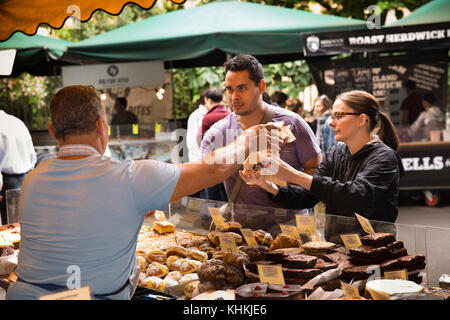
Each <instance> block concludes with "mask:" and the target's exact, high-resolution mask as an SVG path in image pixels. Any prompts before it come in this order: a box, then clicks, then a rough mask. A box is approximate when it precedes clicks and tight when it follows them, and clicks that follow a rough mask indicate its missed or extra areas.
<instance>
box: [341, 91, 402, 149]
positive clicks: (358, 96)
mask: <svg viewBox="0 0 450 320" xmlns="http://www.w3.org/2000/svg"><path fill="white" fill-rule="evenodd" d="M336 100H341V101H342V102H344V103H345V104H346V105H347V106H348V107H349V108H352V109H353V110H355V111H356V112H361V113H364V114H366V115H367V116H368V117H369V124H370V132H372V131H373V132H374V133H375V134H377V135H378V136H379V137H380V139H381V140H382V141H383V142H384V143H385V144H386V145H388V146H389V147H391V148H392V149H394V150H398V146H399V143H400V142H399V138H398V135H397V130H396V129H395V126H394V124H393V123H392V121H391V119H389V116H388V115H387V114H386V113H384V112H382V111H381V108H380V104H379V103H378V101H377V99H376V98H375V97H374V96H373V95H371V94H370V93H368V92H365V91H360V90H353V91H348V92H344V93H342V94H340V95H339V96H337V98H336Z"/></svg>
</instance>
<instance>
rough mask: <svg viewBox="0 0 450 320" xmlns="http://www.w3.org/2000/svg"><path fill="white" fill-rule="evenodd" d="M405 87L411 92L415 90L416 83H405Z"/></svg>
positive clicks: (409, 81)
mask: <svg viewBox="0 0 450 320" xmlns="http://www.w3.org/2000/svg"><path fill="white" fill-rule="evenodd" d="M405 87H406V88H408V89H411V90H416V83H415V82H414V81H411V80H408V81H406V84H405Z"/></svg>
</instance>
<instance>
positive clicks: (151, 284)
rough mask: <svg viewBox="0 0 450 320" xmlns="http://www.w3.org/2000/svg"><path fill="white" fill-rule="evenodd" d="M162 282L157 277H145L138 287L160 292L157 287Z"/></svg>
mask: <svg viewBox="0 0 450 320" xmlns="http://www.w3.org/2000/svg"><path fill="white" fill-rule="evenodd" d="M163 281H164V280H163V279H161V278H159V277H154V276H151V277H147V278H145V279H143V280H142V281H141V283H140V285H141V286H142V287H145V288H149V289H153V290H160V289H159V287H160V285H161V284H162V282H163Z"/></svg>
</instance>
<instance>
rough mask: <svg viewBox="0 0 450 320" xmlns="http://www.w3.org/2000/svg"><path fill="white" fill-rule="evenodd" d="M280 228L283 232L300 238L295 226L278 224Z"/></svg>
mask: <svg viewBox="0 0 450 320" xmlns="http://www.w3.org/2000/svg"><path fill="white" fill-rule="evenodd" d="M280 229H281V232H283V233H284V234H287V235H288V236H291V237H294V238H295V239H300V235H299V234H298V230H297V228H296V227H294V226H288V225H285V224H280Z"/></svg>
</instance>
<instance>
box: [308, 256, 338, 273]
mask: <svg viewBox="0 0 450 320" xmlns="http://www.w3.org/2000/svg"><path fill="white" fill-rule="evenodd" d="M338 266H339V265H338V264H337V263H335V262H326V261H324V260H322V259H320V258H318V259H317V261H316V264H315V266H314V268H316V269H320V270H322V271H327V270H331V269H336V268H337V267H338Z"/></svg>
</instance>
